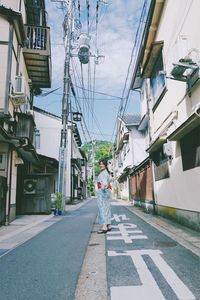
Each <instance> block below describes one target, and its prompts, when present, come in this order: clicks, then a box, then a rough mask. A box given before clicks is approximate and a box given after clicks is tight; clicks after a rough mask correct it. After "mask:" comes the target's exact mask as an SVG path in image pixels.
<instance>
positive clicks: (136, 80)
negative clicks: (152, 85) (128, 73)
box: [130, 64, 143, 90]
mask: <svg viewBox="0 0 200 300" xmlns="http://www.w3.org/2000/svg"><path fill="white" fill-rule="evenodd" d="M142 82H143V78H142V75H141V70H140V65H139V64H138V67H137V69H136V70H135V72H134V74H133V78H132V82H131V87H130V89H131V90H138V89H140V88H141V87H142Z"/></svg>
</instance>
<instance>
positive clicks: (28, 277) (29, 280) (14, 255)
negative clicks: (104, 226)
mask: <svg viewBox="0 0 200 300" xmlns="http://www.w3.org/2000/svg"><path fill="white" fill-rule="evenodd" d="M95 218H96V203H95V201H91V202H89V203H88V204H85V205H84V206H83V207H81V208H79V209H77V210H74V211H70V212H67V213H66V215H65V216H62V217H61V220H60V221H59V222H56V224H53V225H52V226H51V227H49V228H48V229H46V230H44V231H43V232H41V233H39V234H38V235H36V236H35V237H33V238H32V239H30V240H29V241H27V242H26V243H24V244H22V245H20V246H19V247H17V248H15V249H14V250H13V251H10V252H9V253H8V254H6V255H4V256H2V257H1V258H0V282H1V293H0V299H1V300H15V299H16V300H32V299H37V300H40V299H41V300H51V299H52V300H64V299H74V293H75V288H76V282H77V279H78V275H79V273H80V270H81V265H82V262H83V259H84V255H85V251H86V247H87V244H88V240H89V238H90V233H91V230H92V227H93V224H94V221H95ZM50 220H51V219H50Z"/></svg>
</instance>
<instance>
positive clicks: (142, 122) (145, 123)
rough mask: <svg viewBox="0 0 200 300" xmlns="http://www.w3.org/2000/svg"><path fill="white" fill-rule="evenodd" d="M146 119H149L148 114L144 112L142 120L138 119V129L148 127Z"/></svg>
mask: <svg viewBox="0 0 200 300" xmlns="http://www.w3.org/2000/svg"><path fill="white" fill-rule="evenodd" d="M148 121H149V116H148V114H147V113H146V114H145V115H144V116H143V118H142V120H141V121H140V124H139V127H138V130H141V131H142V130H145V129H146V128H147V127H148Z"/></svg>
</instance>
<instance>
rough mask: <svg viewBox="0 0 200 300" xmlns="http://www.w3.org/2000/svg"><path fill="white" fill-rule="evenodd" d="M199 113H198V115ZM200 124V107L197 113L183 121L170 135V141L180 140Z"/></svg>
mask: <svg viewBox="0 0 200 300" xmlns="http://www.w3.org/2000/svg"><path fill="white" fill-rule="evenodd" d="M197 114H198V115H197ZM199 125H200V109H199V110H198V111H197V113H193V114H192V115H191V116H190V117H189V118H188V119H187V120H186V121H185V122H184V123H182V124H181V125H180V126H179V127H178V128H177V129H176V130H175V131H174V132H172V133H171V134H170V135H169V136H168V140H169V141H177V140H180V139H181V138H182V137H184V135H186V134H188V133H189V132H190V131H192V129H194V128H196V127H197V126H199Z"/></svg>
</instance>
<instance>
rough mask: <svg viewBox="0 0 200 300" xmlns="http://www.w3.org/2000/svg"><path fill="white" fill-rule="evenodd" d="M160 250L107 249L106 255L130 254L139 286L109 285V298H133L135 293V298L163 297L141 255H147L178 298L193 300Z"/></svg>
mask: <svg viewBox="0 0 200 300" xmlns="http://www.w3.org/2000/svg"><path fill="white" fill-rule="evenodd" d="M161 254H162V252H161V251H160V250H151V249H143V250H129V251H124V252H123V253H118V252H116V251H108V256H131V258H132V261H133V264H134V265H135V267H136V269H137V272H138V275H139V277H140V280H141V283H142V285H141V286H128V287H127V286H121V287H111V300H124V299H126V300H133V299H135V297H136V295H137V299H142V300H162V299H165V298H164V296H163V295H162V293H161V291H160V289H159V287H158V285H157V283H156V281H155V280H154V278H153V276H152V274H151V272H150V271H149V269H148V267H147V265H146V263H145V261H144V260H143V258H142V255H149V256H150V257H151V259H152V260H153V262H154V263H155V265H156V266H157V267H158V269H159V270H160V272H161V273H162V275H163V277H164V278H165V279H166V281H167V282H168V284H169V285H170V286H171V288H172V290H173V291H174V293H175V294H176V295H177V297H178V299H180V300H195V297H194V295H193V294H192V292H191V291H190V290H189V289H188V288H187V287H186V286H185V284H184V283H183V282H182V281H181V280H180V278H179V277H178V276H177V275H176V273H175V272H174V271H173V270H172V269H171V268H170V266H169V265H168V264H167V263H166V262H165V260H164V259H163V258H162V257H161Z"/></svg>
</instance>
